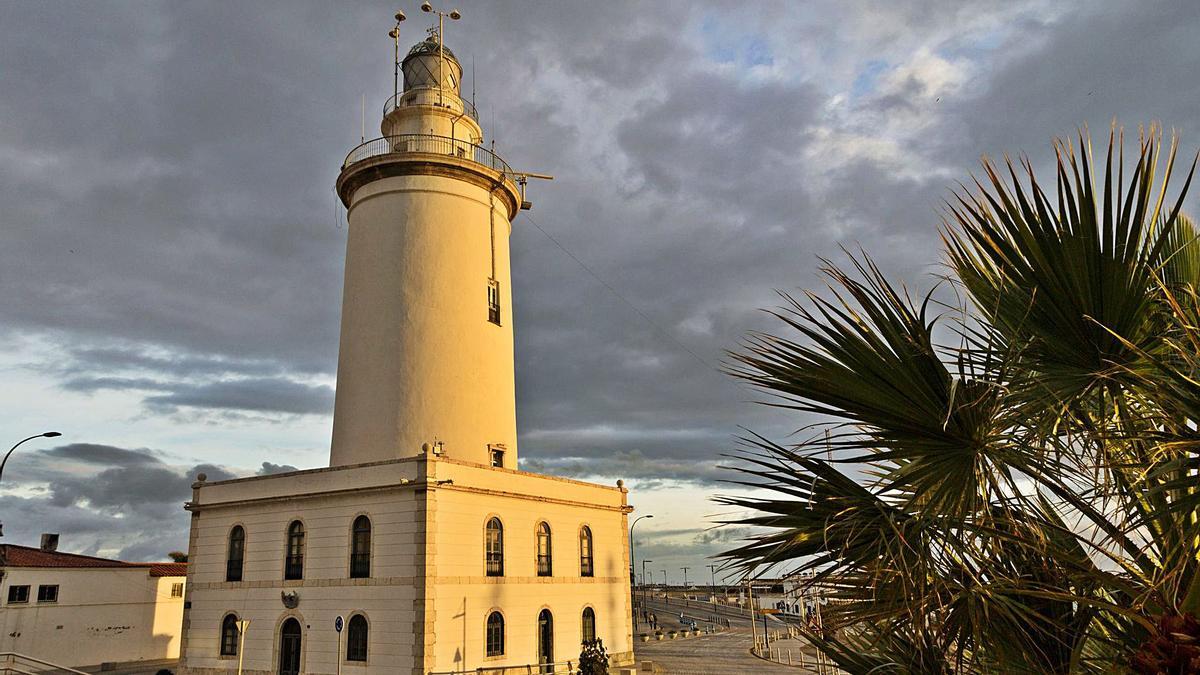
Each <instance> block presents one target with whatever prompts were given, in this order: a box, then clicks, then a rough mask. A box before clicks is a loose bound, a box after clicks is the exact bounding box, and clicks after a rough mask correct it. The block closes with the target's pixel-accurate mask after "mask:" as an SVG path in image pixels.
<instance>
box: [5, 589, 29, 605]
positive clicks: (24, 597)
mask: <svg viewBox="0 0 1200 675" xmlns="http://www.w3.org/2000/svg"><path fill="white" fill-rule="evenodd" d="M24 602H29V586H9V587H8V603H9V604H10V605H13V604H19V603H24Z"/></svg>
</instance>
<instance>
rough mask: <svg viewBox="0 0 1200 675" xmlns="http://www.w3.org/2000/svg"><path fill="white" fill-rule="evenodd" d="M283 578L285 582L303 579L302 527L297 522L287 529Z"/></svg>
mask: <svg viewBox="0 0 1200 675" xmlns="http://www.w3.org/2000/svg"><path fill="white" fill-rule="evenodd" d="M283 578H284V579H287V580H295V579H303V578H304V525H303V524H301V523H300V521H298V520H297V521H294V522H293V523H292V524H291V525H290V526H289V527H288V548H287V559H286V561H285V564H284V569H283Z"/></svg>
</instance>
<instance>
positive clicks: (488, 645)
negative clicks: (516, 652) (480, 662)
mask: <svg viewBox="0 0 1200 675" xmlns="http://www.w3.org/2000/svg"><path fill="white" fill-rule="evenodd" d="M493 617H494V618H495V619H497V620H498V621H499V629H500V636H499V643H500V648H499V650H498V651H493V650H492V643H493V640H492V638H493V635H492V627H493V626H492V618H493ZM506 628H507V627H506V626H505V621H504V612H501V611H500V610H498V609H493V610H490V611H489V612H488V613H487V617H486V618H484V620H483V655H484V658H491V659H494V658H499V657H502V656H504V653H505V649H506V645H505V638H506V637H507V636H506V635H505V631H506Z"/></svg>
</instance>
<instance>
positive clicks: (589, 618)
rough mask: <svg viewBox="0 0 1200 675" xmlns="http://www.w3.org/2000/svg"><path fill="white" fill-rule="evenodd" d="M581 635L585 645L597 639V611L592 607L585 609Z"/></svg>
mask: <svg viewBox="0 0 1200 675" xmlns="http://www.w3.org/2000/svg"><path fill="white" fill-rule="evenodd" d="M579 634H580V635H581V636H583V642H584V644H586V643H588V642H591V641H593V640H595V639H596V610H594V609H592V608H591V607H584V608H583V626H582V630H580V632H579Z"/></svg>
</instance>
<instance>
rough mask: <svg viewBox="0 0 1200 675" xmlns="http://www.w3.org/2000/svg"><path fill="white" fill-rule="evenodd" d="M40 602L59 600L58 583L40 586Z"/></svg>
mask: <svg viewBox="0 0 1200 675" xmlns="http://www.w3.org/2000/svg"><path fill="white" fill-rule="evenodd" d="M38 602H58V584H53V585H49V584H42V585H41V586H38Z"/></svg>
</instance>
